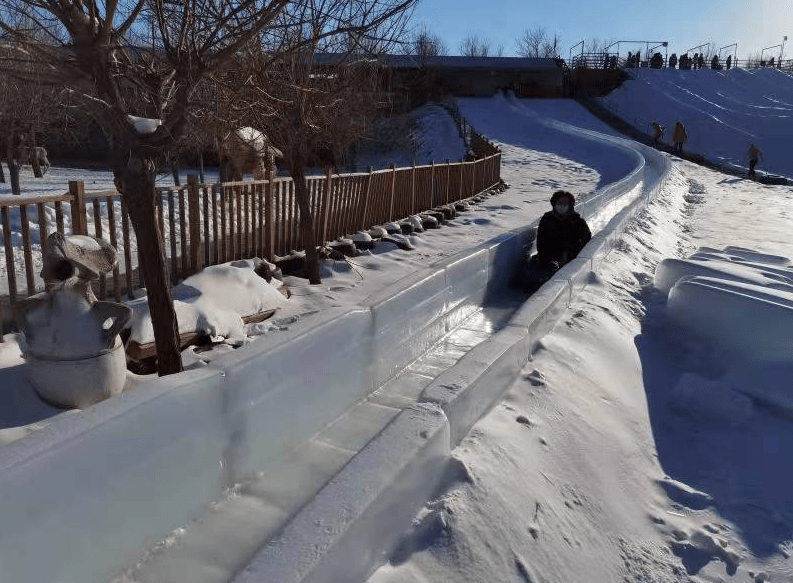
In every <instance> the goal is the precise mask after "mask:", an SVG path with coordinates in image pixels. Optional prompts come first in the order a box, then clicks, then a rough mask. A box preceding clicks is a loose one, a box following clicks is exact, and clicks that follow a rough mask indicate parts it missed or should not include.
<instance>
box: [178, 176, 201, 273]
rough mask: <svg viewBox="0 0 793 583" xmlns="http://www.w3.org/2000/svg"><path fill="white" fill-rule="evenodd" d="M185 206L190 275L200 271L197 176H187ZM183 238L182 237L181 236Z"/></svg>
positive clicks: (199, 210) (199, 212) (199, 205)
mask: <svg viewBox="0 0 793 583" xmlns="http://www.w3.org/2000/svg"><path fill="white" fill-rule="evenodd" d="M187 199H188V200H187V204H188V221H189V225H190V226H189V229H190V261H189V265H190V273H198V271H199V270H200V269H201V202H200V197H199V192H198V176H196V175H195V174H188V175H187ZM182 237H183V238H184V235H183V236H182Z"/></svg>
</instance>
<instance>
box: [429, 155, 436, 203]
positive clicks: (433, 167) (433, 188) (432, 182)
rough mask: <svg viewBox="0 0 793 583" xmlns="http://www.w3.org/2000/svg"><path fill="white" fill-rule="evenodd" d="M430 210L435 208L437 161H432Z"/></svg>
mask: <svg viewBox="0 0 793 583" xmlns="http://www.w3.org/2000/svg"><path fill="white" fill-rule="evenodd" d="M430 172H431V173H430V208H431V209H432V208H435V160H433V161H432V170H431V171H430Z"/></svg>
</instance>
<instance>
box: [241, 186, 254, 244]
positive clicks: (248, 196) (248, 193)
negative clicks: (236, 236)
mask: <svg viewBox="0 0 793 583" xmlns="http://www.w3.org/2000/svg"><path fill="white" fill-rule="evenodd" d="M242 196H243V198H244V200H245V212H244V215H245V216H244V221H245V236H244V239H245V244H244V251H243V254H244V255H243V257H246V258H247V257H250V256H251V235H252V233H251V210H252V209H251V204H252V202H253V201H252V198H253V185H250V184H248V185H247V186H245V187H244V189H243V191H242Z"/></svg>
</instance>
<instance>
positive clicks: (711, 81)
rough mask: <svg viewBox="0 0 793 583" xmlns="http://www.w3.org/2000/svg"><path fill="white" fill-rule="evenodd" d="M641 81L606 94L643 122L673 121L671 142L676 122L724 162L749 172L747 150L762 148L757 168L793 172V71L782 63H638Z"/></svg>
mask: <svg viewBox="0 0 793 583" xmlns="http://www.w3.org/2000/svg"><path fill="white" fill-rule="evenodd" d="M631 73H632V74H633V75H634V76H635V79H634V80H629V81H626V82H625V83H623V84H622V85H621V86H620V87H619V88H617V89H616V90H614V91H612V92H611V93H610V94H609V95H607V96H606V97H604V98H603V99H602V102H603V104H604V105H606V107H608V108H609V109H611V110H612V111H613V112H614V113H616V114H617V115H618V116H620V117H621V118H623V119H624V120H626V121H627V122H629V123H631V124H633V125H634V126H635V127H636V128H638V129H640V130H642V131H644V132H647V134H648V135H651V134H652V130H651V128H650V123H651V122H652V121H658V122H660V123H661V125H663V126H665V127H666V131H665V133H664V141H665V142H666V143H667V144H671V141H672V131H673V129H674V125H675V121H677V120H680V121H681V122H683V125H685V126H686V129H687V131H688V141H687V142H686V143H685V145H684V146H683V148H684V150H686V151H688V152H693V153H697V154H701V155H703V156H705V158H707V159H708V160H712V161H713V162H716V163H718V164H720V165H723V166H726V167H731V168H734V169H736V170H742V171H746V170H747V169H748V166H749V161H748V159H747V153H748V150H749V146H750V145H751V144H755V145H756V146H757V147H758V148H760V149H761V150H762V151H763V158H762V159H761V160H760V164H759V165H758V170H759V171H760V172H761V173H765V172H769V173H772V174H777V175H781V176H786V177H787V178H793V158H791V156H790V155H789V153H788V148H787V145H788V144H789V143H790V136H791V135H793V116H792V115H791V113H793V77H791V76H790V75H788V74H786V73H783V72H782V71H779V70H777V69H773V68H765V69H757V70H753V71H749V70H746V69H730V70H729V71H713V70H710V69H698V70H696V71H681V70H679V69H631Z"/></svg>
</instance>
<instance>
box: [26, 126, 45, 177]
mask: <svg viewBox="0 0 793 583" xmlns="http://www.w3.org/2000/svg"><path fill="white" fill-rule="evenodd" d="M28 152H30V154H29V156H30V160H27V161H28V162H30V165H31V166H33V176H35V177H36V178H43V177H44V173H43V172H42V171H41V165H40V164H39V157H38V154H37V153H36V134H35V133H34V132H33V130H30V147H29V148H28ZM22 162H23V163H24V162H25V160H22Z"/></svg>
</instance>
